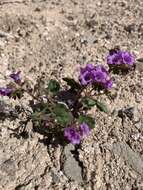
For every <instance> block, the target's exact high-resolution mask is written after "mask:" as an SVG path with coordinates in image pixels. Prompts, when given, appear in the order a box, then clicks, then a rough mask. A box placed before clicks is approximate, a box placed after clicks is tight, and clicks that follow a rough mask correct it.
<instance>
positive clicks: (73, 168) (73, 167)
mask: <svg viewBox="0 0 143 190" xmlns="http://www.w3.org/2000/svg"><path fill="white" fill-rule="evenodd" d="M74 149H75V148H74V146H73V145H71V144H69V145H67V146H66V147H65V150H64V156H65V162H64V173H65V175H66V176H67V177H68V178H70V179H71V180H74V181H77V182H78V183H81V182H82V181H83V179H82V168H81V167H80V166H79V163H78V161H77V160H76V159H75V158H74V155H73V154H72V152H71V151H73V150H74Z"/></svg>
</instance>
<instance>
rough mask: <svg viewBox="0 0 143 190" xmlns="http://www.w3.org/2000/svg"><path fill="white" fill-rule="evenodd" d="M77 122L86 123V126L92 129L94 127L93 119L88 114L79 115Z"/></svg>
mask: <svg viewBox="0 0 143 190" xmlns="http://www.w3.org/2000/svg"><path fill="white" fill-rule="evenodd" d="M78 122H79V124H82V123H86V124H88V126H89V127H90V128H91V129H93V128H94V127H95V119H94V118H93V117H91V116H89V115H80V116H79V118H78Z"/></svg>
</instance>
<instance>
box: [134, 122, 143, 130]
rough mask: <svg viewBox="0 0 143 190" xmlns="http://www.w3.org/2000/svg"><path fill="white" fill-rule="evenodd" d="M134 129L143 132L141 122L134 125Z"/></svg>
mask: <svg viewBox="0 0 143 190" xmlns="http://www.w3.org/2000/svg"><path fill="white" fill-rule="evenodd" d="M135 127H136V128H137V129H138V130H140V131H141V132H143V121H139V122H137V123H136V124H135Z"/></svg>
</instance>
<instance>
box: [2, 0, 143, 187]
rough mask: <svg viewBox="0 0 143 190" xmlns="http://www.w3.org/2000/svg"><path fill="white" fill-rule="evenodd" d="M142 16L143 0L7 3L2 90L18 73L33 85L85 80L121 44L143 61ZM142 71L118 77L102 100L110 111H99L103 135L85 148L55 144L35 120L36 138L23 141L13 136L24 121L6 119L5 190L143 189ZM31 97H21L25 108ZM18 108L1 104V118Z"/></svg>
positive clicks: (97, 134) (30, 133) (4, 6)
mask: <svg viewBox="0 0 143 190" xmlns="http://www.w3.org/2000/svg"><path fill="white" fill-rule="evenodd" d="M142 18H143V1H141V0H119V1H117V0H105V1H102V0H25V1H24V0H0V86H4V85H5V84H7V82H8V79H7V80H5V79H4V78H3V75H9V73H10V72H12V71H13V70H21V71H22V76H23V77H24V78H27V79H28V80H29V81H30V83H31V85H34V84H35V83H36V80H38V78H39V77H40V76H41V75H43V77H45V81H47V80H48V78H50V77H51V76H52V78H56V79H58V80H59V81H61V79H62V77H67V76H73V75H74V76H75V77H77V74H78V72H77V70H78V68H79V66H80V65H84V64H86V63H88V62H91V63H95V64H96V63H102V64H104V63H105V57H106V55H107V53H108V50H109V49H111V48H113V47H114V46H116V45H117V46H120V47H121V48H123V49H125V50H130V51H132V52H134V54H135V56H136V58H143V20H142ZM142 71H143V63H140V65H139V67H138V69H137V70H136V71H135V72H134V73H130V74H129V75H127V76H122V77H121V76H117V75H114V80H115V84H116V86H115V87H114V89H113V90H112V97H111V98H110V99H109V98H107V97H106V96H104V95H103V96H102V97H101V99H102V100H103V101H105V102H106V104H107V105H108V108H109V110H110V113H109V114H108V115H107V114H104V113H101V112H99V111H98V110H92V114H94V115H95V118H96V127H95V130H94V131H93V133H92V134H91V135H90V137H88V138H87V139H86V140H84V142H82V144H81V147H80V148H79V149H78V150H74V147H73V146H71V145H68V146H66V147H64V148H63V147H62V146H61V145H57V146H56V147H54V146H52V145H51V144H48V143H47V142H48V138H47V139H45V140H43V138H44V137H43V136H42V135H40V134H38V133H34V132H33V130H32V123H31V122H29V123H28V124H27V130H28V137H27V138H23V137H19V138H18V137H17V136H16V135H13V131H12V130H13V129H15V128H17V127H18V126H19V122H20V118H19V119H15V120H10V119H9V117H6V118H5V119H4V120H1V121H0V190H48V189H49V190H54V189H55V190H62V189H65V190H82V189H86V190H142V189H143V103H142V100H143V73H142ZM29 99H30V97H28V96H27V95H26V94H25V96H24V97H23V98H22V99H21V103H22V105H23V106H24V107H27V106H28V100H29ZM16 104H18V102H17V101H12V100H9V99H8V98H1V99H0V114H1V115H2V114H3V112H4V110H5V112H6V116H7V115H8V110H9V109H10V108H9V106H10V107H12V106H13V107H14V106H15V105H16ZM119 110H120V112H122V115H123V117H121V115H120V114H118V113H119ZM119 116H120V117H119ZM20 117H21V118H22V117H24V116H23V115H21V116H20ZM74 155H76V158H75V157H74Z"/></svg>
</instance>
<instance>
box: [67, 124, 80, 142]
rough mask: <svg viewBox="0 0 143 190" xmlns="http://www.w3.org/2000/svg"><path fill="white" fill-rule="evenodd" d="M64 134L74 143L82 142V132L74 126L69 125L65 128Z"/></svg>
mask: <svg viewBox="0 0 143 190" xmlns="http://www.w3.org/2000/svg"><path fill="white" fill-rule="evenodd" d="M64 136H65V137H66V138H67V139H68V140H69V141H70V142H71V143H72V144H79V143H80V134H79V133H78V131H76V129H75V128H73V127H68V128H66V129H65V130H64Z"/></svg>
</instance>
